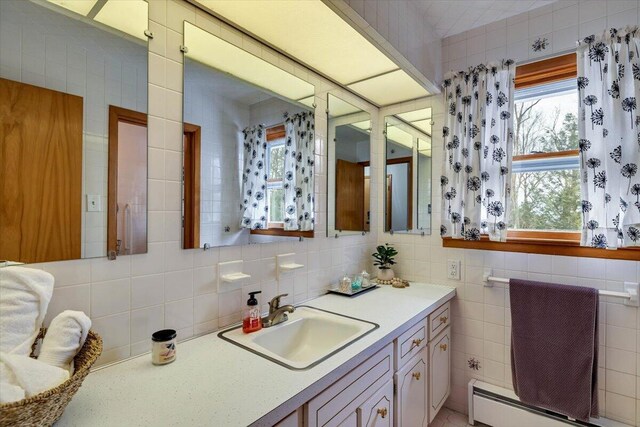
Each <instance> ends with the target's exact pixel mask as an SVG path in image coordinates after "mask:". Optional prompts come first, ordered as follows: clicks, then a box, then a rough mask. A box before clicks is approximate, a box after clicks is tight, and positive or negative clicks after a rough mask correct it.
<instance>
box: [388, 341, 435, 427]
mask: <svg viewBox="0 0 640 427" xmlns="http://www.w3.org/2000/svg"><path fill="white" fill-rule="evenodd" d="M427 356H428V355H427V352H426V350H425V349H423V350H422V351H421V352H420V353H418V354H417V355H416V356H415V357H414V358H413V359H412V360H410V361H409V362H408V363H407V364H406V365H405V366H404V367H403V368H402V369H400V370H399V371H398V372H396V385H397V388H398V392H397V394H396V418H395V426H396V427H401V426H415V427H419V426H422V427H427V426H428V425H429V401H428V399H427V394H428V386H427V374H428V371H427V362H426V360H427Z"/></svg>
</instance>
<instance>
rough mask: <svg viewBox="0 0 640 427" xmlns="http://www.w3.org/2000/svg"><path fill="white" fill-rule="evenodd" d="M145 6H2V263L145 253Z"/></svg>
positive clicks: (10, 1) (11, 1)
mask: <svg viewBox="0 0 640 427" xmlns="http://www.w3.org/2000/svg"><path fill="white" fill-rule="evenodd" d="M81 3H82V4H81ZM86 3H95V5H93V6H92V7H90V8H85V7H84V6H86ZM147 8H148V4H147V2H146V1H144V0H131V1H128V2H126V4H125V2H118V1H113V0H106V1H100V2H97V3H96V2H60V1H38V2H31V1H15V0H6V1H5V0H3V1H0V28H1V32H2V39H3V40H2V42H3V46H6V47H8V48H7V49H4V48H3V49H2V55H0V128H1V129H3V131H2V132H1V133H0V159H2V160H1V161H0V182H2V183H3V185H2V186H0V206H2V209H0V235H1V236H3V238H2V239H0V259H5V260H11V261H17V262H20V263H33V262H46V261H59V260H70V259H78V258H92V257H100V256H105V255H107V253H108V251H109V252H112V254H113V255H117V254H133V253H142V252H146V250H147V200H146V199H147V183H146V179H147V158H146V156H147V136H146V114H147V55H148V49H147V38H146V36H145V34H144V31H145V30H146V29H147V26H148V19H147ZM123 13H126V14H127V16H128V17H129V19H127V20H126V22H125V21H123V20H122V19H121V16H122V15H123ZM114 109H115V110H118V111H120V112H125V113H126V117H125V115H118V114H116V115H115V116H113V115H112V112H113V111H114ZM130 116H135V117H136V118H135V119H132V120H133V121H132V120H130V119H129V117H130ZM140 117H142V119H141V120H142V121H143V122H144V123H142V122H141V121H140V120H138V119H139V118H140ZM114 147H116V148H118V147H119V149H114ZM118 153H120V154H121V155H120V156H118V155H117V154H118ZM118 177H120V178H118ZM125 248H126V249H125Z"/></svg>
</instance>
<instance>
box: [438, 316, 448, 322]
mask: <svg viewBox="0 0 640 427" xmlns="http://www.w3.org/2000/svg"><path fill="white" fill-rule="evenodd" d="M447 320H449V318H448V317H447V316H440V323H447Z"/></svg>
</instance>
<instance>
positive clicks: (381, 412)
mask: <svg viewBox="0 0 640 427" xmlns="http://www.w3.org/2000/svg"><path fill="white" fill-rule="evenodd" d="M387 412H388V410H387V408H378V415H380V417H381V418H385V417H386V416H387Z"/></svg>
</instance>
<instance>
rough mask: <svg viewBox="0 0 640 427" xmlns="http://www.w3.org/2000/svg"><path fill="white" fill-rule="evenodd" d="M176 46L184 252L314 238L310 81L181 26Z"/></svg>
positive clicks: (312, 91) (216, 39) (206, 34)
mask: <svg viewBox="0 0 640 427" xmlns="http://www.w3.org/2000/svg"><path fill="white" fill-rule="evenodd" d="M185 45H186V46H187V47H188V53H187V54H185V59H184V122H185V125H184V129H185V146H184V162H185V164H184V167H185V176H184V183H183V185H184V192H183V194H184V200H183V215H184V226H183V247H184V248H185V249H186V248H196V247H205V246H206V247H214V246H229V245H242V244H248V243H262V242H269V241H278V240H281V239H291V238H296V239H297V238H299V237H300V236H303V237H313V224H314V221H315V218H314V211H313V209H314V207H313V203H314V199H315V195H314V192H313V190H314V170H315V169H314V161H315V157H314V150H315V137H314V129H315V124H314V116H313V112H312V110H311V107H310V106H311V105H312V102H313V94H314V87H313V85H311V84H309V83H306V82H305V81H303V80H301V79H299V78H297V77H295V76H292V75H291V74H289V73H287V72H285V71H283V70H280V69H278V68H277V67H274V66H273V65H271V64H269V63H267V62H266V61H264V60H262V59H260V58H257V57H254V56H253V55H251V54H249V53H248V52H246V51H244V50H242V49H240V48H238V47H236V46H233V45H231V44H229V43H227V42H225V41H224V40H222V39H219V38H218V37H216V36H214V35H212V34H210V33H207V32H206V31H204V30H201V29H199V28H197V27H195V26H193V25H191V24H188V23H185ZM212 46H213V47H215V49H213V47H212ZM213 51H215V52H216V54H215V55H212V54H211V52H213ZM265 76H267V77H269V78H267V79H266V80H265ZM187 129H197V130H198V131H197V137H196V136H195V134H193V132H191V133H189V132H187ZM194 138H195V139H197V140H198V142H197V144H194V143H192V142H190V141H191V140H192V139H194ZM195 146H197V147H198V148H197V149H196V148H193V147H195Z"/></svg>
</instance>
